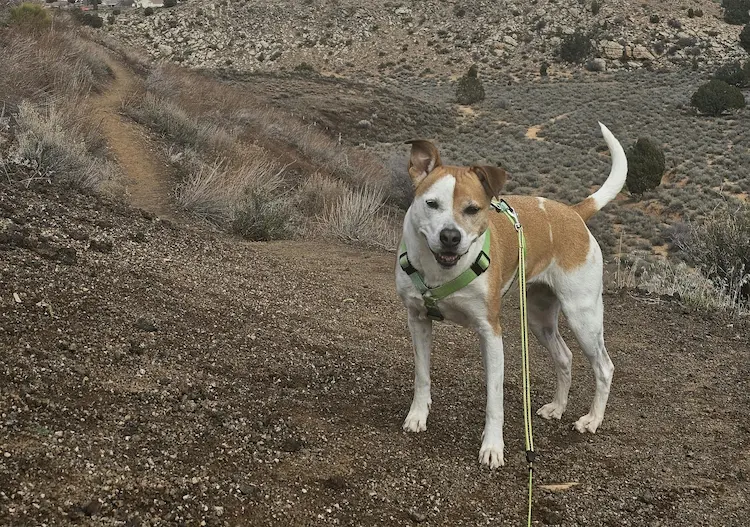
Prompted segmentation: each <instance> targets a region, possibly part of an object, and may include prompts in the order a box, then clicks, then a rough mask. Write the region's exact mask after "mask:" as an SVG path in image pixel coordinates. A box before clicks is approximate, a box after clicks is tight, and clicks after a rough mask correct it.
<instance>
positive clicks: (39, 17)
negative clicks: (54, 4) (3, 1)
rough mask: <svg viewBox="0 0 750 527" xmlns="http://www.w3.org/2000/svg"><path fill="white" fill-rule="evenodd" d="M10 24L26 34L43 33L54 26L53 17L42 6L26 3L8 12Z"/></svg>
mask: <svg viewBox="0 0 750 527" xmlns="http://www.w3.org/2000/svg"><path fill="white" fill-rule="evenodd" d="M7 18H8V24H9V25H10V26H13V27H16V28H18V29H20V30H21V31H24V32H26V33H38V32H42V31H44V30H46V29H49V27H50V26H51V25H52V17H51V16H50V14H49V12H48V11H47V10H46V9H44V8H43V7H42V6H41V5H39V4H35V3H32V2H24V3H22V4H20V5H17V6H14V7H11V8H10V10H9V12H8V17H7Z"/></svg>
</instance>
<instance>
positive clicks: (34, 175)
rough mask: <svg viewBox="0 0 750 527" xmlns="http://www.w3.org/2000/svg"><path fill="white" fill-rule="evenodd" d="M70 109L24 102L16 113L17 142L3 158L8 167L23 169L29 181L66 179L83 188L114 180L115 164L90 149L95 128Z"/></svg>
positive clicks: (93, 141) (95, 142)
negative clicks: (38, 105) (7, 155)
mask: <svg viewBox="0 0 750 527" xmlns="http://www.w3.org/2000/svg"><path fill="white" fill-rule="evenodd" d="M71 111H72V110H71V108H60V107H55V106H52V105H50V106H47V107H36V106H35V105H34V104H32V103H31V102H29V101H23V102H22V103H21V104H20V106H19V108H18V112H17V113H16V115H15V127H14V128H15V136H16V137H15V139H16V144H15V146H14V147H13V148H12V149H11V152H10V155H9V158H8V160H7V161H4V164H6V168H8V165H10V166H15V167H16V168H18V169H21V170H20V172H22V173H24V174H25V175H26V180H27V181H29V180H33V179H41V180H48V181H66V182H70V183H73V184H75V185H78V186H80V187H84V188H96V187H97V186H99V185H101V184H102V183H104V182H106V181H108V180H110V179H113V177H114V175H115V174H116V169H115V166H114V164H113V163H112V162H110V161H107V160H106V159H104V158H103V157H100V156H97V155H95V154H94V153H93V152H92V151H91V147H92V146H93V145H96V144H97V138H96V137H94V136H93V135H94V134H95V133H96V131H95V129H93V128H92V127H91V126H90V124H89V123H87V122H86V121H85V120H81V119H78V118H77V117H76V116H75V114H72V113H71ZM87 136H88V137H87Z"/></svg>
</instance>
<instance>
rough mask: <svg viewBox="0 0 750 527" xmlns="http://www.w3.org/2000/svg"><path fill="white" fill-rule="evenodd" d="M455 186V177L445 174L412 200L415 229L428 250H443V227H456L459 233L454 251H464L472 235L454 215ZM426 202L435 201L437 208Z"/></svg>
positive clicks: (469, 243)
mask: <svg viewBox="0 0 750 527" xmlns="http://www.w3.org/2000/svg"><path fill="white" fill-rule="evenodd" d="M455 188H456V178H455V177H454V176H453V175H451V174H447V175H445V176H444V177H441V178H440V179H439V180H437V181H436V182H435V183H433V184H432V186H430V188H428V189H427V190H426V191H425V192H424V193H423V194H422V195H421V196H419V197H417V199H416V200H415V202H414V205H415V206H414V207H413V208H414V210H413V212H414V216H413V217H414V219H416V223H417V230H418V231H419V233H420V234H421V235H422V236H424V237H425V239H426V240H427V244H428V245H429V246H430V250H432V251H433V252H435V253H439V252H442V251H443V247H442V245H441V243H440V232H441V231H442V230H443V229H457V230H458V231H459V232H460V233H461V243H460V244H459V245H458V248H457V250H456V252H457V253H458V254H463V253H465V252H466V251H467V250H468V249H469V246H470V245H471V241H472V240H473V238H474V237H473V236H471V235H470V233H467V232H466V230H465V229H464V228H463V227H461V225H459V223H458V222H457V221H456V218H455V217H454V215H453V214H454V206H453V193H454V191H455ZM427 202H437V204H438V208H431V207H430V206H428V205H427Z"/></svg>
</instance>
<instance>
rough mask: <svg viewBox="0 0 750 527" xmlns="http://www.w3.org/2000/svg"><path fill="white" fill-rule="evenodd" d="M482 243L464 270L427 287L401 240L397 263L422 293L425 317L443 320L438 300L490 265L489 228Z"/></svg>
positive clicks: (472, 279)
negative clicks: (476, 254) (475, 255)
mask: <svg viewBox="0 0 750 527" xmlns="http://www.w3.org/2000/svg"><path fill="white" fill-rule="evenodd" d="M484 234H485V236H484V245H483V246H482V250H481V251H479V255H478V256H477V259H476V260H474V263H473V264H471V267H469V268H468V269H467V270H466V271H464V272H463V273H461V274H460V275H458V276H457V277H455V278H454V279H453V280H450V281H448V282H446V283H444V284H443V285H441V286H438V287H427V284H425V283H424V278H422V275H421V274H419V271H417V269H416V268H415V267H414V266H413V265H412V264H411V262H410V261H409V256H407V254H406V244H405V243H404V242H401V246H400V247H399V253H400V256H399V257H398V262H399V265H401V269H403V270H404V272H405V273H406V274H408V275H409V278H411V281H412V283H413V284H414V287H416V288H417V291H419V293H420V294H421V295H422V299H423V300H424V307H425V308H426V309H427V317H428V318H429V319H431V320H443V319H444V317H443V314H442V313H441V312H440V309H439V308H438V306H437V303H438V301H439V300H442V299H443V298H445V297H446V296H449V295H452V294H453V293H455V292H456V291H458V290H459V289H461V288H463V287H466V286H467V285H469V284H470V283H471V282H473V281H474V279H475V278H476V277H478V276H479V275H481V274H482V273H483V272H485V271H486V270H487V268H488V267H489V266H490V257H489V255H488V253H489V252H490V230H489V229H487V230H486V231H484Z"/></svg>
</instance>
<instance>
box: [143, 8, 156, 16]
mask: <svg viewBox="0 0 750 527" xmlns="http://www.w3.org/2000/svg"><path fill="white" fill-rule="evenodd" d="M153 14H154V8H153V7H147V8H146V9H144V10H143V16H151V15H153Z"/></svg>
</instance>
